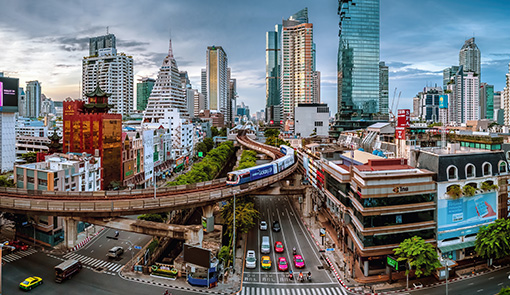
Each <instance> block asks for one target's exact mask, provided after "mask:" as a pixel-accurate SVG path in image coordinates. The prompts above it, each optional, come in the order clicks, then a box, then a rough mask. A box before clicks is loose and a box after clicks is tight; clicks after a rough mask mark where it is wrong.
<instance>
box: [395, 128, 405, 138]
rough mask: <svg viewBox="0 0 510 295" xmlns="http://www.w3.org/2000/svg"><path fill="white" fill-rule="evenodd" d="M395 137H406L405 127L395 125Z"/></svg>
mask: <svg viewBox="0 0 510 295" xmlns="http://www.w3.org/2000/svg"><path fill="white" fill-rule="evenodd" d="M395 138H396V139H406V128H405V127H395Z"/></svg>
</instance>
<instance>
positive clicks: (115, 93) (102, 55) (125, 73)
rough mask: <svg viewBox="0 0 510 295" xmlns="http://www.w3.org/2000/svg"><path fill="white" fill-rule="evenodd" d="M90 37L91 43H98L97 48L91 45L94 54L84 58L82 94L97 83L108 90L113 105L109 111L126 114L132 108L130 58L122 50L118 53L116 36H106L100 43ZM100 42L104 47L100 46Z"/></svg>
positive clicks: (91, 90)
mask: <svg viewBox="0 0 510 295" xmlns="http://www.w3.org/2000/svg"><path fill="white" fill-rule="evenodd" d="M110 35H111V34H110ZM110 35H107V36H100V37H96V39H97V38H102V37H108V36H110ZM112 36H113V35H112ZM93 39H95V38H91V46H96V45H97V46H98V48H90V52H96V51H97V54H91V55H90V56H89V57H84V58H83V61H82V94H83V96H85V95H86V94H87V93H89V92H93V91H94V89H95V88H96V87H97V86H98V85H99V86H100V87H101V89H104V90H105V91H106V92H108V93H111V97H110V98H109V102H110V103H111V104H112V105H113V108H112V110H111V111H112V112H113V113H117V114H121V115H123V116H128V115H129V114H131V113H132V112H133V95H134V90H133V84H134V83H133V58H132V57H131V56H127V55H126V54H124V53H119V54H118V53H117V49H116V48H115V36H113V37H108V38H106V39H105V40H106V41H104V42H102V43H101V41H97V40H96V41H93ZM108 40H110V41H108ZM98 42H99V43H98ZM103 45H104V47H101V46H103ZM108 46H110V47H108Z"/></svg>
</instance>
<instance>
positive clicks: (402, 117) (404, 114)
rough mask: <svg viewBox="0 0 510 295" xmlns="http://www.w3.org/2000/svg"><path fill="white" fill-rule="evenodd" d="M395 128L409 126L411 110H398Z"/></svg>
mask: <svg viewBox="0 0 510 295" xmlns="http://www.w3.org/2000/svg"><path fill="white" fill-rule="evenodd" d="M397 126H398V127H410V126H411V110H409V109H403V110H398V119H397Z"/></svg>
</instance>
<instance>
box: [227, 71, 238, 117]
mask: <svg viewBox="0 0 510 295" xmlns="http://www.w3.org/2000/svg"><path fill="white" fill-rule="evenodd" d="M227 101H228V108H227V109H228V111H227V115H228V118H227V122H230V123H233V122H234V117H235V114H236V110H235V109H236V102H237V80H236V79H232V78H230V81H229V87H228V98H227Z"/></svg>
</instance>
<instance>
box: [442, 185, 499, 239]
mask: <svg viewBox="0 0 510 295" xmlns="http://www.w3.org/2000/svg"><path fill="white" fill-rule="evenodd" d="M497 200H498V198H497V193H496V192H495V191H494V192H488V193H483V194H478V195H475V196H473V197H462V198H459V199H456V200H453V199H441V200H438V202H437V203H438V204H437V207H438V211H437V231H438V240H443V239H448V238H452V237H458V236H461V235H467V234H472V233H477V232H478V228H479V226H480V225H482V224H484V223H490V222H493V221H494V220H496V219H497V218H498V216H497V215H498V214H497V212H498V202H497ZM461 229H462V230H461Z"/></svg>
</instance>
